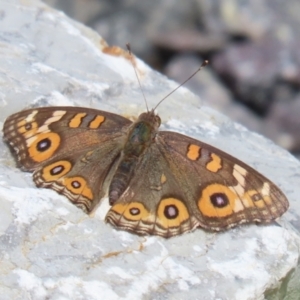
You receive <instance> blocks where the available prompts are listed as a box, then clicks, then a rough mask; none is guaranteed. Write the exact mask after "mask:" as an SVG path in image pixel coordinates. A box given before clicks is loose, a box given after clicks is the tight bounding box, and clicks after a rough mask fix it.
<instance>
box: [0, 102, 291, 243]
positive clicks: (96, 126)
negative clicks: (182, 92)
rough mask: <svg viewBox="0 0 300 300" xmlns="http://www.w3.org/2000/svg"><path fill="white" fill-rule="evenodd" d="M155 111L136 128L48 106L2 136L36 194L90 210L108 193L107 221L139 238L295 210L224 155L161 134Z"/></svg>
mask: <svg viewBox="0 0 300 300" xmlns="http://www.w3.org/2000/svg"><path fill="white" fill-rule="evenodd" d="M160 123H161V120H160V117H159V116H158V115H156V114H155V112H154V110H152V111H148V112H146V113H142V114H141V115H140V116H139V117H138V119H137V121H136V122H131V121H130V120H128V119H126V118H124V117H122V116H120V115H117V114H113V113H109V112H105V111H100V110H95V109H89V108H81V107H44V108H34V109H29V110H25V111H21V112H19V113H16V114H14V115H12V116H10V117H8V118H7V120H6V121H5V123H4V128H3V132H4V139H5V140H6V141H7V142H8V144H9V145H10V146H11V148H12V150H13V152H14V154H15V156H16V158H17V160H18V162H19V164H20V166H21V167H22V169H23V170H25V171H30V172H34V173H33V179H34V182H35V184H36V185H37V186H38V187H46V188H51V189H54V190H55V191H57V192H58V193H60V194H63V195H65V196H66V197H67V198H68V199H69V200H70V201H71V202H72V203H74V204H75V205H76V206H78V207H80V208H81V209H82V210H83V211H85V212H86V213H90V212H92V211H93V210H94V209H95V207H96V206H97V205H98V203H99V202H100V200H101V199H102V198H103V197H104V196H105V194H106V192H107V191H108V197H109V203H110V205H111V208H110V210H109V212H108V213H107V215H106V221H107V222H108V223H110V224H112V225H113V226H115V227H116V228H118V229H123V230H127V231H130V232H133V233H136V234H140V235H145V234H151V235H160V236H163V237H166V238H168V237H171V236H175V235H179V234H182V233H184V232H187V231H191V230H194V229H195V228H197V227H202V228H205V229H208V230H221V229H225V228H228V227H232V226H235V225H237V224H240V223H244V222H270V221H272V220H274V219H276V218H277V217H279V216H281V215H282V214H283V213H284V212H285V211H286V210H287V208H288V206H289V204H288V201H287V199H286V197H285V196H284V194H283V193H282V192H281V191H280V189H279V188H278V187H276V186H275V185H274V184H273V183H272V182H271V181H270V180H268V179H267V178H265V177H264V176H263V175H261V174H260V173H258V172H257V171H255V170H254V169H253V168H251V167H249V166H247V165H246V164H244V163H243V162H241V161H240V160H238V159H236V158H234V157H232V156H230V155H228V154H226V153H224V152H223V151H221V150H219V149H217V148H214V147H212V146H210V145H207V144H205V143H203V142H200V141H198V140H195V139H193V138H190V137H188V136H185V135H182V134H179V133H176V132H170V131H158V128H159V126H160Z"/></svg>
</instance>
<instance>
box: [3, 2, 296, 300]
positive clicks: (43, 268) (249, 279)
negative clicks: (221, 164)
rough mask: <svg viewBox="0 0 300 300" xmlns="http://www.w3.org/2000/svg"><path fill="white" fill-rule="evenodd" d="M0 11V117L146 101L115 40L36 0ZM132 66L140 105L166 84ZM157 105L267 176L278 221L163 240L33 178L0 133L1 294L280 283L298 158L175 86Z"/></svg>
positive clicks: (251, 293)
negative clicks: (279, 198) (280, 197)
mask: <svg viewBox="0 0 300 300" xmlns="http://www.w3.org/2000/svg"><path fill="white" fill-rule="evenodd" d="M0 12H1V18H0V43H1V47H0V83H1V93H0V107H1V111H0V123H1V124H3V121H4V120H5V118H6V117H7V116H8V115H10V114H11V113H14V112H17V111H19V110H21V109H23V108H28V107H32V106H45V105H76V106H86V107H93V108H99V109H101V110H108V111H111V112H115V113H119V114H122V115H123V116H127V117H136V116H137V115H138V114H139V113H140V112H142V111H144V110H145V104H144V100H143V98H142V95H141V92H140V88H139V86H138V82H137V80H136V77H135V75H134V72H133V69H132V66H131V64H130V63H129V61H128V59H127V58H126V54H124V53H126V52H121V53H120V55H118V54H117V53H116V52H114V50H116V49H113V48H107V47H106V46H105V42H104V41H103V40H102V39H101V37H99V36H98V35H97V34H96V33H95V32H93V31H92V30H90V29H88V28H86V27H84V26H82V25H81V24H78V23H76V22H74V21H72V20H70V19H68V18H67V17H66V16H65V15H63V14H62V13H59V12H57V11H53V10H51V9H50V8H49V7H47V6H45V5H44V4H42V3H40V2H37V1H29V0H27V1H20V2H19V1H1V2H0ZM105 47H106V48H105ZM105 50H106V51H105ZM106 52H108V53H106ZM137 70H138V73H139V76H140V80H141V83H142V86H143V89H144V92H145V95H146V98H147V102H148V105H149V107H150V108H152V107H154V106H155V104H156V103H157V102H158V101H159V100H160V99H161V98H162V97H163V96H165V95H166V94H167V93H168V92H169V91H171V90H172V89H173V88H174V87H176V84H174V83H173V82H170V81H168V80H167V79H166V78H165V77H164V76H162V75H160V74H158V73H156V72H154V71H152V70H151V69H150V68H149V67H147V66H146V65H145V64H143V63H142V62H141V61H137ZM199 76H201V75H199ZM158 112H159V114H160V116H161V117H162V120H163V123H164V125H163V127H164V128H166V129H172V130H176V131H180V132H182V133H185V134H187V135H191V136H194V137H196V138H199V139H201V140H203V141H205V142H208V143H210V144H212V145H214V146H217V147H218V148H221V149H223V150H224V151H226V152H229V153H230V154H232V155H234V156H236V157H238V158H240V159H241V160H243V161H245V162H246V163H248V164H250V165H251V166H253V167H255V168H257V169H258V170H259V171H260V172H262V173H263V174H264V175H266V176H267V177H269V178H270V179H272V180H273V181H274V182H275V183H276V184H278V185H279V186H280V188H282V190H283V191H284V192H285V193H286V195H287V197H288V198H289V201H290V205H291V208H290V210H289V212H287V213H286V214H285V215H284V216H283V217H282V218H281V222H280V226H278V224H276V223H273V224H270V225H267V226H257V225H249V226H240V227H238V228H235V229H232V230H229V231H226V232H223V233H215V234H213V233H207V232H205V231H203V230H200V229H199V230H196V231H195V232H193V233H188V234H185V235H182V236H178V237H175V238H172V239H168V240H165V239H163V238H160V237H139V236H136V235H133V234H130V233H127V232H123V231H117V230H115V229H113V228H112V227H111V226H110V225H107V224H105V223H104V222H103V218H104V216H105V214H104V213H103V211H102V210H101V208H102V207H101V208H99V210H98V211H97V212H96V214H95V215H94V216H92V217H90V216H87V215H85V214H84V213H83V212H82V211H81V210H79V209H77V208H76V207H74V206H73V205H72V204H70V203H69V202H68V200H67V199H66V198H65V197H63V196H60V195H58V194H57V193H55V192H54V191H51V190H46V189H37V188H36V187H35V186H34V183H33V182H32V180H31V175H30V174H28V173H24V172H22V171H21V170H20V169H17V168H16V166H15V163H14V160H13V158H12V156H11V154H10V153H9V151H8V148H7V147H6V146H5V145H4V143H3V141H0V154H1V159H0V218H1V222H0V231H1V237H0V249H1V261H0V278H1V280H0V294H1V299H183V298H185V299H238V300H240V299H264V293H265V292H266V291H268V290H270V289H277V288H279V287H280V282H281V280H282V279H284V278H285V277H286V276H287V274H288V273H289V272H291V270H293V268H295V267H296V265H297V261H298V260H299V245H300V243H299V240H300V239H299V216H300V208H299V202H298V198H299V196H298V195H299V194H300V185H299V170H300V164H299V161H297V160H296V159H295V158H293V157H292V156H291V155H289V154H288V153H287V152H286V151H284V150H282V149H280V148H278V147H277V146H275V145H274V144H273V143H271V142H270V141H268V140H266V139H264V138H263V137H261V136H259V135H257V134H254V133H251V132H249V131H247V130H246V129H245V128H243V127H241V126H240V125H237V124H234V123H233V122H231V121H230V120H229V119H228V118H226V117H225V116H222V115H220V114H218V113H216V112H215V111H213V110H211V109H208V108H207V107H203V106H202V105H201V103H200V101H199V99H198V98H197V97H196V96H194V95H193V94H191V93H190V92H189V91H188V90H186V89H185V88H181V89H179V90H178V91H177V92H176V93H174V94H173V95H172V96H170V97H169V98H168V99H167V100H166V101H165V102H163V104H161V105H160V106H159V108H158ZM297 202H298V203H297ZM102 209H103V210H104V208H102ZM106 209H107V207H106ZM290 224H293V225H294V226H295V227H297V226H298V227H297V228H296V230H293V229H292V226H291V225H290ZM298 276H299V273H298ZM293 282H297V280H294V281H293ZM298 282H299V279H298ZM288 286H289V285H288ZM293 288H294V287H293V286H291V289H293Z"/></svg>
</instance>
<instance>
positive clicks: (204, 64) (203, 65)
mask: <svg viewBox="0 0 300 300" xmlns="http://www.w3.org/2000/svg"><path fill="white" fill-rule="evenodd" d="M207 65H208V60H204V61H203V63H202V64H201V66H200V67H199V69H198V70H196V71H195V72H194V73H193V74H192V75H191V76H189V77H188V78H187V79H186V80H185V81H184V82H182V83H180V84H179V85H178V87H176V88H175V89H174V90H173V91H171V92H170V93H169V94H168V95H166V96H165V97H164V98H162V99H161V100H160V101H159V102H158V103H157V104H156V106H155V107H154V109H153V110H155V109H156V108H157V107H158V105H160V104H161V103H162V102H163V101H164V100H165V99H167V98H168V97H169V96H170V95H172V94H173V93H174V92H175V91H177V90H178V89H179V88H180V87H181V86H183V85H184V84H185V83H186V82H188V81H189V80H190V79H191V78H192V77H194V76H195V75H196V74H197V73H198V72H199V71H200V70H201V69H202V68H204V67H205V66H207Z"/></svg>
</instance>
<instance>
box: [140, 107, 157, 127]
mask: <svg viewBox="0 0 300 300" xmlns="http://www.w3.org/2000/svg"><path fill="white" fill-rule="evenodd" d="M139 122H144V123H147V124H149V125H150V126H151V127H152V128H153V129H154V130H156V129H158V128H159V126H160V124H161V119H160V117H159V116H158V115H157V114H156V113H155V112H154V110H151V111H148V112H144V113H142V114H140V116H139V118H138V120H137V123H139Z"/></svg>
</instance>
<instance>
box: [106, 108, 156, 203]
mask: <svg viewBox="0 0 300 300" xmlns="http://www.w3.org/2000/svg"><path fill="white" fill-rule="evenodd" d="M159 126H160V118H159V116H157V115H155V113H154V111H150V112H146V113H142V114H141V115H140V116H139V118H138V120H137V121H136V122H134V123H133V124H132V126H131V129H130V130H129V133H128V136H127V140H126V143H125V145H124V148H123V151H122V154H121V159H120V161H119V164H118V167H117V170H116V172H115V174H114V176H113V178H112V181H111V183H110V186H109V203H110V205H113V204H114V203H115V202H116V201H117V200H118V199H119V198H120V196H121V195H122V194H123V192H124V191H125V190H126V188H127V187H128V185H129V183H130V180H131V178H132V177H133V175H134V169H135V167H136V165H137V163H138V162H139V160H140V158H141V157H142V155H143V154H144V153H145V151H146V150H147V149H148V148H149V147H150V145H151V144H152V143H153V142H154V139H155V136H156V133H157V129H158V127H159Z"/></svg>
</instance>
